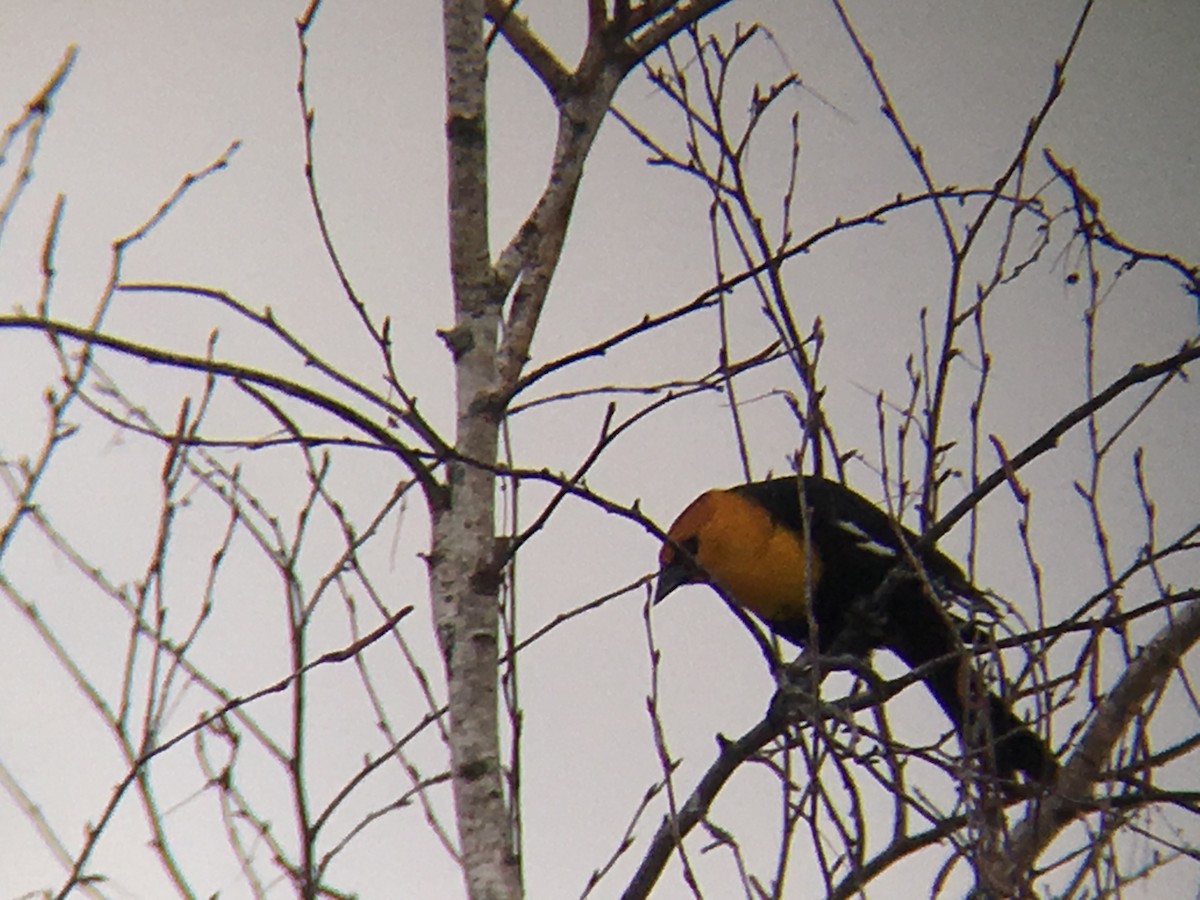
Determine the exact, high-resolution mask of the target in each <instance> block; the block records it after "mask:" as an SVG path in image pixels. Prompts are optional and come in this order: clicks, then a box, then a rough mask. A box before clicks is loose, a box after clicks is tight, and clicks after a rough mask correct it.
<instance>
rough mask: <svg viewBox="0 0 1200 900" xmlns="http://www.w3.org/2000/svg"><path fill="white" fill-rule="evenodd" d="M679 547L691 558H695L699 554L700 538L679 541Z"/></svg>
mask: <svg viewBox="0 0 1200 900" xmlns="http://www.w3.org/2000/svg"><path fill="white" fill-rule="evenodd" d="M679 546H680V547H682V548H683V549H684V550H686V551H687V552H688V553H689V554H690V555H691V556H695V555H696V554H697V553H699V552H700V538H698V537H690V538H688V539H687V540H686V541H680V542H679Z"/></svg>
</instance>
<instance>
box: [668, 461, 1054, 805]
mask: <svg viewBox="0 0 1200 900" xmlns="http://www.w3.org/2000/svg"><path fill="white" fill-rule="evenodd" d="M802 495H803V507H802V506H801V496H802ZM802 509H803V510H804V512H803V513H802ZM764 514H765V518H764ZM767 520H769V521H767ZM669 534H670V537H671V539H672V541H674V542H676V543H677V544H678V545H679V546H681V547H683V548H685V549H686V550H688V551H689V552H690V554H691V556H690V557H685V555H684V554H679V553H676V552H675V551H674V550H673V549H669V546H670V545H669V544H668V545H667V546H664V549H663V555H662V563H663V566H662V570H661V572H660V582H659V599H661V597H662V596H665V595H666V594H667V593H669V592H670V591H671V590H672V589H674V587H676V586H678V585H679V584H683V583H687V582H694V581H714V582H716V583H718V584H720V585H721V587H722V588H723V589H724V590H725V591H726V593H727V594H728V595H729V596H730V599H732V600H734V601H735V602H737V603H738V604H739V605H742V606H744V607H745V608H747V609H749V610H750V611H751V612H754V613H756V614H757V615H758V616H759V617H760V618H762V620H763V621H764V622H765V623H766V624H767V626H768V627H769V628H770V629H771V630H772V631H773V632H775V633H776V634H778V635H779V636H780V637H783V638H785V639H786V640H788V641H790V642H792V643H794V644H797V645H800V646H807V645H809V644H810V643H811V642H812V641H811V638H812V627H811V626H813V625H815V627H816V631H817V635H816V638H817V640H816V643H817V646H818V648H819V649H820V650H821V651H822V652H826V653H847V654H852V655H855V656H860V657H866V656H867V655H869V653H870V652H871V651H872V650H874V649H877V648H886V649H888V650H891V651H893V652H894V653H896V655H897V656H899V657H900V658H901V659H903V660H904V662H905V663H907V664H908V665H909V666H910V667H912V668H914V669H915V668H917V667H919V666H923V665H925V664H927V663H928V664H931V665H930V668H929V669H928V671H927V672H926V674H925V675H924V676H923V679H924V681H925V683H926V685H927V686H928V687H929V690H930V692H931V693H932V694H933V696H934V698H935V699H936V700H937V702H938V704H939V705H940V706H941V707H942V709H943V710H945V712H946V714H947V715H948V716H949V717H950V719H951V720H952V721H953V722H954V724H955V727H956V728H957V730H958V731H959V733H960V735H961V736H962V738H963V741H964V743H965V744H966V745H967V746H968V747H969V748H974V749H976V750H977V751H978V752H979V753H980V754H981V756H982V758H983V760H984V765H985V768H987V769H989V770H991V771H993V772H994V773H995V774H996V775H997V776H998V777H999V778H1001V779H1002V780H1005V781H1012V779H1013V776H1014V773H1015V772H1018V771H1020V772H1023V773H1025V774H1026V775H1027V776H1028V777H1029V778H1030V779H1032V780H1034V781H1039V782H1043V783H1047V782H1049V781H1051V780H1052V779H1053V777H1054V774H1055V772H1056V769H1057V766H1056V763H1055V761H1054V757H1053V755H1052V754H1051V753H1050V751H1049V749H1048V748H1047V747H1046V746H1045V744H1044V743H1043V742H1042V741H1041V740H1040V739H1039V738H1038V737H1037V736H1036V735H1034V734H1033V732H1032V731H1030V730H1029V728H1028V727H1027V726H1026V725H1025V724H1024V723H1023V722H1021V721H1020V720H1019V719H1018V718H1017V717H1016V716H1015V715H1013V713H1012V712H1011V711H1010V710H1009V708H1008V706H1007V705H1006V704H1005V703H1004V701H1003V700H1001V699H1000V698H999V697H997V696H996V695H995V694H991V693H988V692H987V690H986V689H985V688H984V687H983V684H982V678H981V676H980V675H979V674H978V673H977V671H976V669H975V668H974V666H973V665H971V662H970V655H969V654H968V653H966V652H964V647H963V642H962V637H961V634H960V631H961V626H962V624H963V623H961V622H959V621H956V620H955V619H953V618H952V617H951V616H950V615H949V614H948V612H947V611H946V609H945V605H944V603H943V598H945V597H948V596H951V595H957V596H961V597H965V598H976V599H978V598H979V596H980V595H979V594H978V592H977V591H976V590H975V589H974V588H973V587H972V586H971V585H970V583H969V582H968V581H967V579H966V576H965V575H964V574H963V572H962V570H961V569H960V568H959V567H958V566H957V565H956V564H955V563H954V562H953V561H952V560H950V559H949V558H948V557H946V556H945V555H944V554H942V553H941V552H939V551H938V550H936V549H925V550H922V551H920V552H917V550H916V548H917V546H918V543H919V538H918V536H917V535H916V534H914V533H913V532H911V531H909V530H908V529H906V528H903V527H901V526H899V525H898V524H896V523H895V522H894V521H893V520H892V519H891V518H890V517H889V516H888V515H887V514H886V513H884V512H883V511H882V510H881V509H879V508H878V507H876V506H875V505H874V504H872V503H871V502H870V501H868V500H866V499H865V498H864V497H862V496H860V495H859V494H856V493H855V492H853V491H851V490H850V489H849V488H846V487H845V486H843V485H841V484H838V483H836V482H832V481H828V480H826V479H824V478H820V477H817V476H807V477H805V478H803V480H802V481H801V480H799V479H797V478H795V477H791V478H778V479H774V480H770V481H763V482H757V483H754V484H747V485H741V486H739V487H735V488H730V489H729V490H727V491H710V492H708V493H707V494H704V495H702V496H701V497H700V498H699V499H697V501H696V502H695V503H693V504H692V506H690V507H688V509H687V510H685V511H684V513H682V514H681V515H680V517H679V518H678V519H677V520H676V523H675V524H674V525H673V526H672V528H671V531H670V533H669ZM706 539H707V540H708V542H709V545H708V546H707V547H706ZM740 556H749V557H752V562H751V563H750V564H749V565H742V564H741V562H740V561H739V557H740ZM914 559H915V560H916V561H917V563H918V565H917V566H914V565H913V564H912V561H913V560H914ZM731 560H733V562H731ZM797 560H800V561H802V565H803V568H804V569H805V572H804V573H803V574H801V575H798V574H797V573H796V572H795V571H791V572H790V574H789V572H787V571H785V570H795V569H796V567H797V565H798V562H797ZM885 582H886V585H885ZM785 585H786V587H785ZM798 585H803V586H804V587H798ZM881 588H882V590H881ZM809 598H811V610H810V609H809V606H808V602H807V601H808V599H809ZM935 660H938V662H934V661H935ZM985 711H986V712H985ZM981 712H985V715H982V716H981V715H979V713H981Z"/></svg>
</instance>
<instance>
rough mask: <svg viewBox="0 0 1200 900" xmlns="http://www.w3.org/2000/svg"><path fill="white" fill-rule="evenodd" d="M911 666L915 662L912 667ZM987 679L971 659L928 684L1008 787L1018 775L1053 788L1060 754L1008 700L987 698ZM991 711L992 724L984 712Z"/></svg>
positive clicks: (966, 742)
mask: <svg viewBox="0 0 1200 900" xmlns="http://www.w3.org/2000/svg"><path fill="white" fill-rule="evenodd" d="M910 665H911V663H910ZM980 682H981V678H980V676H979V675H978V673H976V672H975V671H974V670H973V669H972V668H971V667H970V664H969V662H968V661H967V660H966V659H961V658H960V659H951V660H948V661H947V662H946V663H945V664H944V665H938V666H935V667H934V668H933V670H932V671H931V672H930V673H929V674H928V675H926V676H925V683H926V684H927V685H928V687H929V690H930V693H932V694H933V696H934V698H935V699H936V700H937V702H938V705H939V706H941V707H942V709H943V710H945V712H946V715H948V716H949V717H950V719H951V721H953V722H954V726H955V728H956V730H957V731H958V733H959V737H960V738H961V740H962V742H963V746H964V747H965V748H966V749H967V750H968V751H969V752H976V753H978V754H980V756H981V758H982V760H983V763H984V767H985V769H986V770H987V771H989V772H991V773H993V774H994V775H995V776H996V777H997V778H999V779H1000V780H1001V781H1002V782H1007V783H1012V782H1013V781H1014V780H1015V775H1016V773H1017V772H1022V773H1024V774H1025V776H1026V777H1027V778H1029V779H1030V781H1034V782H1038V783H1040V784H1050V783H1052V782H1053V781H1054V778H1055V775H1056V774H1057V773H1058V763H1057V762H1056V761H1055V759H1054V755H1053V754H1052V753H1051V752H1050V749H1049V748H1048V747H1047V746H1046V744H1045V742H1044V741H1042V739H1041V738H1039V737H1038V736H1037V735H1036V734H1034V733H1033V732H1032V731H1031V730H1030V728H1029V726H1028V725H1026V724H1025V723H1024V722H1022V721H1021V720H1020V719H1018V718H1017V717H1016V716H1015V715H1014V714H1013V712H1012V710H1010V709H1009V708H1008V705H1007V704H1005V702H1004V701H1003V700H1001V699H1000V698H999V697H997V696H996V695H995V694H991V693H986V691H985V690H984V688H983V686H982V685H981V683H980ZM985 711H986V719H985V718H983V717H982V716H981V715H980V713H984V712H985Z"/></svg>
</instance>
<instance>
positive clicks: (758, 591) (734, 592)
mask: <svg viewBox="0 0 1200 900" xmlns="http://www.w3.org/2000/svg"><path fill="white" fill-rule="evenodd" d="M667 538H668V540H667V541H666V542H665V543H664V544H663V546H662V550H661V551H660V552H659V555H658V561H659V571H658V587H657V590H656V591H655V594H654V601H655V602H656V603H657V602H658V601H660V600H662V599H663V598H664V597H666V596H667V595H668V594H669V593H671V592H672V591H673V590H675V588H677V587H679V586H681V585H684V584H695V583H698V582H699V583H707V584H716V585H718V586H719V587H720V588H721V589H723V590H724V592H725V594H726V595H727V596H728V597H729V598H730V599H731V600H733V601H734V602H736V603H737V604H738V605H740V606H743V607H745V608H746V609H748V610H750V611H751V612H753V613H756V614H757V615H759V616H762V617H763V618H765V619H785V618H788V617H790V616H794V615H798V614H800V615H802V614H803V612H804V609H805V606H806V603H807V598H808V596H809V595H810V594H811V593H812V589H813V587H814V586H815V585H816V584H817V582H818V581H819V580H820V577H821V572H820V563H819V561H818V560H817V558H816V556H815V555H812V554H809V553H806V552H805V544H804V541H803V540H802V538H801V536H800V534H798V533H797V532H796V531H795V530H794V529H791V528H787V527H785V526H784V525H782V524H780V523H779V522H777V521H776V520H775V519H774V518H773V517H772V516H771V514H770V512H768V511H767V510H766V509H765V508H763V507H762V506H760V505H759V504H758V503H756V502H754V501H753V500H752V499H750V498H749V497H748V496H746V495H745V494H744V493H740V492H738V491H736V490H713V491H706V492H705V493H703V494H701V495H700V496H699V497H697V498H696V499H695V500H693V501H692V503H691V504H690V505H689V506H688V507H687V508H686V509H685V510H684V511H683V512H682V513H680V514H679V517H678V518H677V519H676V520H675V522H674V523H673V524H672V525H671V527H670V529H668V531H667Z"/></svg>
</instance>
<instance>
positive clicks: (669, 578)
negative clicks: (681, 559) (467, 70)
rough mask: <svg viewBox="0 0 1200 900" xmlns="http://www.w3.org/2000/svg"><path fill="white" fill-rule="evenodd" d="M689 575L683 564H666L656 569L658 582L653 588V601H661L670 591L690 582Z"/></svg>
mask: <svg viewBox="0 0 1200 900" xmlns="http://www.w3.org/2000/svg"><path fill="white" fill-rule="evenodd" d="M691 580H692V579H691V576H690V574H689V573H688V570H687V569H686V568H685V567H684V566H680V565H674V564H673V565H666V566H663V567H662V568H661V569H659V570H658V584H657V585H656V586H655V588H654V602H655V603H661V602H662V601H663V600H664V599H665V598H666V596H667V594H669V593H671V591H673V590H675V588H677V587H679V586H680V585H683V584H687V583H688V582H690V581H691Z"/></svg>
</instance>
